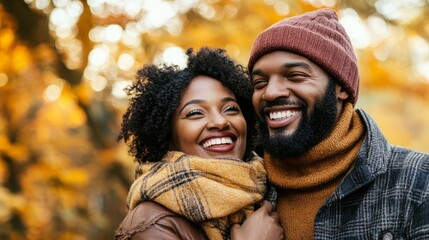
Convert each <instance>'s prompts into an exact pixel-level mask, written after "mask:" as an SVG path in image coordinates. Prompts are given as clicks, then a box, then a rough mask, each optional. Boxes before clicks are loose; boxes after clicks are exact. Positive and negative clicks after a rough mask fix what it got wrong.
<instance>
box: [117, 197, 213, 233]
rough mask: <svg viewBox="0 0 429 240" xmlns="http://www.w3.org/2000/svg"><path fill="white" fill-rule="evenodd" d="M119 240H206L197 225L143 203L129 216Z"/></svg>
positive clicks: (121, 226) (121, 230)
mask: <svg viewBox="0 0 429 240" xmlns="http://www.w3.org/2000/svg"><path fill="white" fill-rule="evenodd" d="M115 239H117V240H125V239H127V240H129V239H131V240H141V239H145V240H147V239H160V240H163V239H165V240H167V239H169V240H170V239H171V240H175V239H177V240H179V239H180V240H205V239H207V237H206V236H205V234H204V232H203V231H202V230H201V229H200V228H199V227H198V226H197V225H195V224H193V223H192V222H190V221H188V220H187V219H185V218H183V217H182V216H179V215H177V214H175V213H173V212H171V211H169V210H168V209H167V208H165V207H163V206H161V205H159V204H157V203H153V202H142V203H140V204H139V205H138V206H137V207H136V208H135V209H133V210H132V211H131V212H129V213H128V214H127V216H126V217H125V219H124V220H123V222H122V223H121V225H120V226H119V228H118V230H116V233H115Z"/></svg>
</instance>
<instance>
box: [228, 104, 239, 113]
mask: <svg viewBox="0 0 429 240" xmlns="http://www.w3.org/2000/svg"><path fill="white" fill-rule="evenodd" d="M225 112H229V113H238V112H240V108H239V107H237V106H233V105H230V106H227V107H226V108H225Z"/></svg>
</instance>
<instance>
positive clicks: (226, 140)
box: [203, 137, 232, 148]
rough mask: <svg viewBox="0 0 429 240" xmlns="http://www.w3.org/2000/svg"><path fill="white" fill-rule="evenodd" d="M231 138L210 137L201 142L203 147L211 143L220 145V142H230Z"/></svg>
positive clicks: (211, 144)
mask: <svg viewBox="0 0 429 240" xmlns="http://www.w3.org/2000/svg"><path fill="white" fill-rule="evenodd" d="M231 143H232V139H231V138H229V137H223V138H212V139H210V140H207V141H206V142H204V143H203V147H206V148H207V147H211V146H213V145H221V144H231Z"/></svg>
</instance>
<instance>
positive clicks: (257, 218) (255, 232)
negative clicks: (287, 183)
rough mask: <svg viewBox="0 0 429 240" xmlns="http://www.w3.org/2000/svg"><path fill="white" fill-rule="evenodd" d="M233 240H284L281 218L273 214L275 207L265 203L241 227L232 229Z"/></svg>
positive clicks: (236, 226) (234, 226) (237, 226)
mask: <svg viewBox="0 0 429 240" xmlns="http://www.w3.org/2000/svg"><path fill="white" fill-rule="evenodd" d="M231 239H232V240H253V239H255V240H263V239H270V240H272V239H284V236H283V229H282V228H281V226H280V221H279V216H278V215H277V213H276V212H273V205H272V204H271V203H270V202H268V201H264V202H263V203H262V206H261V207H260V208H259V209H258V210H256V211H255V212H254V213H252V215H250V217H249V218H247V219H246V220H245V221H244V223H243V224H242V225H241V226H240V225H239V224H234V225H233V226H232V227H231Z"/></svg>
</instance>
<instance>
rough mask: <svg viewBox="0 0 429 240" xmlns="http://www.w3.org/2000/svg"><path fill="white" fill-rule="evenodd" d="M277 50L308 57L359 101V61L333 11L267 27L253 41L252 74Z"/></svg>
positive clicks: (298, 17)
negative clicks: (257, 62)
mask: <svg viewBox="0 0 429 240" xmlns="http://www.w3.org/2000/svg"><path fill="white" fill-rule="evenodd" d="M276 50H283V51H289V52H293V53H295V54H298V55H301V56H304V57H306V58H308V59H309V60H310V61H312V62H314V63H315V64H317V65H318V66H319V67H321V68H322V69H323V70H324V71H326V72H327V73H328V74H329V75H330V76H332V77H334V78H335V79H336V80H337V82H338V83H339V84H340V85H341V86H342V87H344V89H345V91H346V92H347V93H348V94H349V101H350V102H352V103H353V104H355V103H356V101H357V98H358V94H359V72H358V66H357V60H356V56H355V54H354V51H353V46H352V44H351V41H350V39H349V37H348V36H347V34H346V32H345V30H344V28H343V27H342V26H341V24H340V23H339V22H338V17H337V14H336V13H335V12H334V11H333V10H331V9H319V10H316V11H313V12H307V13H305V14H302V15H298V16H295V17H291V18H286V19H283V20H281V21H279V22H277V23H275V24H273V25H272V26H270V27H269V28H267V29H266V30H265V31H263V32H262V33H261V34H259V36H258V37H257V38H256V40H255V42H254V43H253V47H252V50H251V52H250V59H249V64H248V69H249V72H250V73H252V70H253V66H254V65H255V63H256V61H257V60H258V59H259V58H260V57H262V56H263V55H265V54H267V53H270V52H273V51H276Z"/></svg>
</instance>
